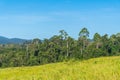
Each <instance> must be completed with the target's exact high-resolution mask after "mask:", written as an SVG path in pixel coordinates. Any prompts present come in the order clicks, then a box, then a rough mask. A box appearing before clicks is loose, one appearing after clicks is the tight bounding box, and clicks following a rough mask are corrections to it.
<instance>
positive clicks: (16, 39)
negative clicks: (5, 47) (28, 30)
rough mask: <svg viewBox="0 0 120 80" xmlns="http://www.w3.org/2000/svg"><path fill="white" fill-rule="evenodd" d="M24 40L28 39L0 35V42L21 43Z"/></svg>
mask: <svg viewBox="0 0 120 80" xmlns="http://www.w3.org/2000/svg"><path fill="white" fill-rule="evenodd" d="M25 41H28V40H27V39H21V38H7V37H4V36H0V44H22V43H24V42H25Z"/></svg>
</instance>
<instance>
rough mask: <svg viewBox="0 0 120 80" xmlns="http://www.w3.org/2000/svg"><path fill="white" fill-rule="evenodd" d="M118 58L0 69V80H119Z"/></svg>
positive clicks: (119, 64)
mask: <svg viewBox="0 0 120 80" xmlns="http://www.w3.org/2000/svg"><path fill="white" fill-rule="evenodd" d="M119 79H120V57H119V56H117V57H116V56H115V57H101V58H93V59H89V60H84V61H75V60H71V61H68V62H61V63H52V64H46V65H41V66H32V67H16V68H13V67H12V68H5V69H0V80H119Z"/></svg>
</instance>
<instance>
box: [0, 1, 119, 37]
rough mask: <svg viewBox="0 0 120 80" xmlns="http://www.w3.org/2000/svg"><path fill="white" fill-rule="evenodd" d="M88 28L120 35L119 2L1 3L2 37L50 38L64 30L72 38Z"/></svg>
mask: <svg viewBox="0 0 120 80" xmlns="http://www.w3.org/2000/svg"><path fill="white" fill-rule="evenodd" d="M83 27H86V28H88V30H89V32H90V38H92V36H93V34H94V33H96V32H98V33H100V34H101V35H103V34H109V35H111V34H116V33H118V32H120V0H0V36H6V37H9V38H14V37H17V38H25V39H32V38H40V39H44V38H50V37H51V36H53V35H57V34H59V30H62V29H64V30H65V31H67V32H68V34H69V35H70V36H72V37H73V38H77V37H78V33H79V31H80V30H81V29H82V28H83Z"/></svg>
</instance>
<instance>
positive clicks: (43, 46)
mask: <svg viewBox="0 0 120 80" xmlns="http://www.w3.org/2000/svg"><path fill="white" fill-rule="evenodd" d="M59 33H60V34H59V35H54V36H53V37H51V38H50V39H44V40H40V39H33V40H32V41H28V42H27V41H26V42H24V43H23V44H4V45H2V44H1V45H0V67H17V66H33V65H40V64H47V63H55V62H62V61H65V60H70V59H81V60H84V59H89V58H95V57H100V56H115V55H120V33H118V34H113V35H111V36H110V37H108V35H107V34H105V35H102V36H101V35H100V34H99V33H95V34H94V37H93V39H92V41H91V39H89V31H88V29H87V28H83V29H81V30H80V32H79V33H78V35H79V37H78V39H77V40H75V39H74V38H72V37H70V36H69V35H68V34H67V32H66V31H64V30H60V31H59Z"/></svg>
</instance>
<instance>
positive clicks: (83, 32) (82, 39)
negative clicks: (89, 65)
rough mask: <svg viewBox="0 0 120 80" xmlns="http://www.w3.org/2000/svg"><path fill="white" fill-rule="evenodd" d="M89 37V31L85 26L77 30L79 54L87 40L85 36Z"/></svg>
mask: <svg viewBox="0 0 120 80" xmlns="http://www.w3.org/2000/svg"><path fill="white" fill-rule="evenodd" d="M88 37H89V31H88V30H87V28H85V27H84V28H83V29H82V30H81V31H80V32H79V40H78V41H80V43H81V54H83V50H84V49H85V47H86V46H87V45H86V42H87V38H88Z"/></svg>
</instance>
